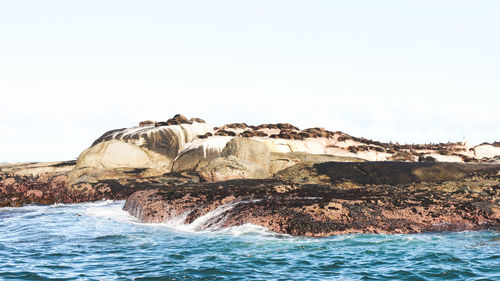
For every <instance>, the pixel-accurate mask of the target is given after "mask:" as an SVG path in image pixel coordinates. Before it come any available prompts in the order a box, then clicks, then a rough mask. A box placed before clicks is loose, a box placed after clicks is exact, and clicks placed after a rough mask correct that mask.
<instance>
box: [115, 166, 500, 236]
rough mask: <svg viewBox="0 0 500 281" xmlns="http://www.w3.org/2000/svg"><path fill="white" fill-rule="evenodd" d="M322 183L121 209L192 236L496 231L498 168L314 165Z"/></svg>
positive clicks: (212, 192)
mask: <svg viewBox="0 0 500 281" xmlns="http://www.w3.org/2000/svg"><path fill="white" fill-rule="evenodd" d="M311 170H314V171H316V173H317V174H318V175H320V176H323V179H322V180H321V181H322V183H316V184H311V183H302V184H299V183H296V182H290V181H284V180H279V179H275V180H250V179H247V180H232V181H225V182H217V183H197V184H193V183H191V184H189V183H188V184H184V185H177V186H172V187H168V188H165V187H155V188H150V189H146V190H141V191H138V192H135V193H134V194H132V195H131V196H130V197H129V198H128V199H127V201H126V203H125V207H124V209H125V210H127V211H129V212H130V213H131V214H132V215H134V216H136V217H137V218H139V219H140V220H142V221H144V222H157V223H158V222H169V221H179V220H180V221H182V222H183V223H185V224H194V225H195V226H196V228H197V229H210V228H221V227H229V226H237V225H242V224H245V223H252V224H256V225H260V226H264V227H267V228H269V229H270V230H272V231H275V232H278V233H286V234H291V235H305V236H316V237H323V236H329V235H335V234H345V233H419V232H428V231H461V230H479V229H497V228H498V227H500V174H499V171H500V165H488V164H485V165H481V166H478V165H475V164H471V165H466V164H458V163H452V164H449V163H401V162H380V163H335V162H328V163H322V164H317V165H314V167H312V168H311Z"/></svg>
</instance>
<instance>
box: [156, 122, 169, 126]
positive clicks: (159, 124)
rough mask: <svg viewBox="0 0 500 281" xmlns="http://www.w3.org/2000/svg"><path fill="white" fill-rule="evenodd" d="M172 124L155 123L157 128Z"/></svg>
mask: <svg viewBox="0 0 500 281" xmlns="http://www.w3.org/2000/svg"><path fill="white" fill-rule="evenodd" d="M169 125H170V124H168V123H167V122H163V121H162V122H156V123H155V127H160V126H169Z"/></svg>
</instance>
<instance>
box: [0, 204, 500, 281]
mask: <svg viewBox="0 0 500 281" xmlns="http://www.w3.org/2000/svg"><path fill="white" fill-rule="evenodd" d="M123 204H124V201H99V202H92V203H81V204H56V205H51V206H34V205H29V206H25V207H20V208H0V280H500V232H498V231H478V232H474V231H467V232H455V233H425V234H411V235H403V234H391V235H387V234H351V235H339V236H332V237H327V238H308V237H295V236H289V235H283V234H277V233H273V232H271V231H269V230H267V229H266V228H263V227H259V226H255V225H250V224H247V225H242V226H238V227H231V228H223V229H208V230H207V229H199V228H196V227H192V226H190V225H184V224H182V222H181V220H178V221H175V220H170V221H169V222H167V223H162V224H147V223H141V222H139V221H138V220H137V219H136V218H134V217H132V216H130V215H129V214H128V213H127V212H125V211H123V210H122V208H123ZM215 215H217V214H215ZM198 225H199V222H198Z"/></svg>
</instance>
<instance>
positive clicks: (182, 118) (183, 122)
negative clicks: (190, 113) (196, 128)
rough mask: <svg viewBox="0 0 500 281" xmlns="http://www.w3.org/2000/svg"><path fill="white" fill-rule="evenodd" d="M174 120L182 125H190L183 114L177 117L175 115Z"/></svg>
mask: <svg viewBox="0 0 500 281" xmlns="http://www.w3.org/2000/svg"><path fill="white" fill-rule="evenodd" d="M172 119H174V120H176V121H177V122H179V123H180V124H186V123H189V120H188V119H187V118H186V116H184V115H182V114H176V115H174V118H172Z"/></svg>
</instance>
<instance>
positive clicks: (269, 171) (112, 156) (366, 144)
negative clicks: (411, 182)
mask: <svg viewBox="0 0 500 281" xmlns="http://www.w3.org/2000/svg"><path fill="white" fill-rule="evenodd" d="M235 143H238V146H239V148H238V149H237V150H238V151H237V152H234V153H229V154H228V153H224V150H226V151H229V150H230V149H232V147H233V146H234V144H235ZM230 155H233V156H235V157H236V158H232V159H228V156H230ZM245 155H253V156H252V158H253V159H254V160H251V159H247V158H246V156H245ZM221 157H222V158H223V159H221ZM498 157H500V145H498V143H496V142H495V143H493V144H490V143H484V144H481V145H479V146H475V147H474V146H471V145H469V144H467V143H446V144H428V145H399V144H397V143H396V144H393V143H382V142H377V141H372V140H368V139H364V138H356V137H353V136H350V135H347V134H345V133H342V132H340V131H337V132H332V131H328V130H326V129H324V128H319V127H315V128H308V129H304V130H301V129H299V128H297V127H295V126H293V125H291V124H288V123H278V124H262V125H258V126H252V125H247V124H245V123H233V124H227V125H224V126H221V127H216V128H214V127H212V126H210V125H209V124H207V123H205V121H204V120H202V119H199V118H191V119H188V118H187V117H185V116H183V115H181V114H177V115H175V116H174V117H173V118H171V119H168V120H167V121H159V122H157V121H150V120H148V121H142V122H140V123H139V126H138V127H132V128H124V129H117V130H112V131H109V132H107V133H105V134H104V135H102V136H101V137H99V138H98V139H97V140H96V141H95V142H94V143H93V144H92V146H91V147H90V148H88V149H87V150H85V151H84V152H82V153H81V155H80V157H79V158H78V161H77V164H76V167H75V169H74V171H73V172H72V173H71V175H70V178H71V179H72V182H74V183H77V182H88V181H93V182H96V181H98V180H101V179H114V178H120V177H122V176H123V175H124V172H123V171H122V170H124V169H125V170H126V169H132V168H135V169H142V174H141V175H142V176H143V177H145V176H159V175H161V174H163V173H167V172H184V171H202V175H203V176H202V178H203V179H206V180H214V179H221V178H223V179H231V178H239V177H240V176H247V175H248V176H249V178H254V177H256V176H257V175H259V176H262V177H268V176H270V175H273V174H275V173H277V172H279V171H281V170H283V169H285V168H288V167H291V166H293V165H296V164H299V163H304V164H311V163H320V162H325V161H403V162H418V161H427V162H428V161H430V160H432V161H438V162H493V163H496V162H498V160H496V159H497V158H498ZM255 159H258V162H260V163H257V162H256V161H255ZM211 161H213V163H210V162H211ZM247 162H248V163H247ZM252 163H257V164H258V165H260V166H261V167H263V169H264V172H262V171H261V170H260V169H257V168H256V167H253V164H252ZM247 164H248V165H247ZM224 166H226V167H225V168H224ZM239 168H241V169H242V170H241V171H240V172H238V171H237V169H239ZM209 169H217V171H215V170H213V171H210V170H209ZM224 172H227V173H228V174H227V175H224V174H223V173H224ZM208 175H213V176H208Z"/></svg>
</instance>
